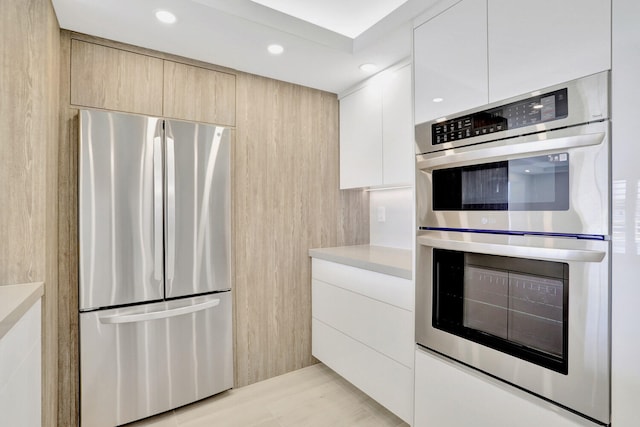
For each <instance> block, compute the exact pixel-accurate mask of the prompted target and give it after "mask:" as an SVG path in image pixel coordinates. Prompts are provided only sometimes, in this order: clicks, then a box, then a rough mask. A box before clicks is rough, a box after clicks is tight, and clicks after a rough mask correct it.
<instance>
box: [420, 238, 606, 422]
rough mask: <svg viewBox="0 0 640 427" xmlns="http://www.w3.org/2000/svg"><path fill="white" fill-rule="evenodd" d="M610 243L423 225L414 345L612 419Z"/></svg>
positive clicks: (597, 417) (589, 415)
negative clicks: (431, 227) (476, 231)
mask: <svg viewBox="0 0 640 427" xmlns="http://www.w3.org/2000/svg"><path fill="white" fill-rule="evenodd" d="M609 246H610V242H609V241H606V240H596V239H584V240H583V239H576V238H567V237H545V236H532V235H508V234H489V233H468V232H460V231H439V230H422V231H420V232H419V233H418V236H417V251H416V340H417V343H418V344H419V345H420V346H423V347H425V348H428V349H431V350H433V351H435V352H437V353H440V354H441V355H444V356H447V357H449V358H452V359H455V360H457V361H459V362H462V363H464V364H466V365H469V366H471V367H474V368H476V369H479V370H481V371H483V372H485V373H487V374H489V375H492V376H494V377H497V378H499V379H502V380H504V381H506V382H508V383H511V384H513V385H515V386H517V387H519V388H522V389H524V390H527V391H529V392H531V393H534V394H536V395H538V396H540V397H543V398H545V399H548V400H551V401H553V402H556V403H558V404H560V405H562V406H564V407H566V408H568V409H570V410H572V411H574V412H576V413H579V414H581V415H583V416H585V417H586V418H589V419H591V420H594V421H597V422H599V423H604V424H608V423H609V420H610V397H609V396H610V394H609V388H610V386H609V384H610V379H609V378H610V354H609V332H610V320H609V304H610V291H609V289H610V287H609V277H610V275H609V251H610V249H609Z"/></svg>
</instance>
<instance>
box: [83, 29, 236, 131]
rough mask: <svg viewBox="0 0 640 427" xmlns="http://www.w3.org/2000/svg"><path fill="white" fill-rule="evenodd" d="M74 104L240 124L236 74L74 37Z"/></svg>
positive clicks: (183, 118)
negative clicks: (237, 115)
mask: <svg viewBox="0 0 640 427" xmlns="http://www.w3.org/2000/svg"><path fill="white" fill-rule="evenodd" d="M71 105H73V106H80V107H93V108H102V109H105V110H116V111H124V112H129V113H138V114H147V115H152V116H162V117H169V118H174V119H181V120H189V121H194V122H205V123H213V124H219V125H226V126H235V124H236V76H235V75H233V74H230V73H225V72H220V71H214V70H210V69H207V68H203V67H198V66H193V65H187V64H181V63H178V62H174V61H168V60H165V59H162V58H157V57H153V56H149V55H144V54H140V53H134V52H129V51H126V50H123V49H118V48H113V47H108V46H103V45H100V44H95V43H91V42H86V41H82V40H75V39H74V40H71Z"/></svg>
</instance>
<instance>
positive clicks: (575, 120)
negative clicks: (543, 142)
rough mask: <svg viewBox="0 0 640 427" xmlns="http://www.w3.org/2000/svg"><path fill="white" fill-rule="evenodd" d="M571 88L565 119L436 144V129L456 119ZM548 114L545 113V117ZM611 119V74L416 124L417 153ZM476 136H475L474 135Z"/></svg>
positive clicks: (598, 75)
mask: <svg viewBox="0 0 640 427" xmlns="http://www.w3.org/2000/svg"><path fill="white" fill-rule="evenodd" d="M565 88H566V89H567V98H568V105H567V110H568V114H567V115H566V117H564V118H559V119H557V120H551V121H547V122H544V121H543V122H536V123H535V124H530V125H526V126H518V127H515V128H513V129H505V130H500V129H492V130H491V132H487V133H481V134H480V135H478V136H472V137H469V138H466V137H465V138H463V139H460V140H453V141H449V142H445V143H440V144H435V145H434V144H433V143H432V141H433V138H432V136H433V134H432V132H433V126H434V125H437V124H438V123H441V122H443V120H447V119H455V118H456V117H466V116H469V115H471V114H474V113H479V112H484V111H487V110H489V111H490V110H492V109H494V108H496V107H501V106H503V105H506V104H509V103H513V102H519V101H524V100H527V99H528V98H530V97H532V96H533V97H536V96H539V95H541V94H544V93H549V92H553V91H556V90H560V89H565ZM543 115H544V114H543ZM609 117H610V112H609V72H608V71H604V72H601V73H597V74H593V75H590V76H586V77H583V78H580V79H577V80H572V81H570V82H566V83H562V84H558V85H554V86H550V87H548V88H545V89H541V90H537V91H534V92H529V93H525V94H523V95H519V96H515V97H513V98H509V99H506V100H502V101H497V102H494V103H491V104H487V105H483V106H481V107H478V108H474V109H471V110H468V111H465V112H461V113H459V114H455V115H452V116H451V117H446V118H444V117H443V118H441V119H438V120H436V121H430V122H425V123H421V124H418V125H416V127H415V138H416V154H422V153H430V152H433V151H441V150H447V149H451V148H456V147H462V146H467V145H475V144H479V143H484V142H487V141H492V140H496V139H505V138H513V137H515V136H519V135H527V134H530V133H535V132H544V131H548V130H551V129H561V128H564V127H568V126H575V125H579V124H582V123H589V122H594V121H599V120H605V119H608V118H609ZM474 135H475V134H474Z"/></svg>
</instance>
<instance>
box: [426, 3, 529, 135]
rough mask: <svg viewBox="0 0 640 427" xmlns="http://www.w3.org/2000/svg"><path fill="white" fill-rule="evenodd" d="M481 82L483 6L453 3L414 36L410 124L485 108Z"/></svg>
mask: <svg viewBox="0 0 640 427" xmlns="http://www.w3.org/2000/svg"><path fill="white" fill-rule="evenodd" d="M517 3H518V4H520V3H521V2H517ZM487 79H488V77H487V4H486V0H464V1H461V2H459V3H456V4H455V5H454V6H452V7H450V8H449V9H447V10H445V11H444V12H442V13H441V14H439V15H437V16H435V17H434V18H432V19H431V20H429V21H427V22H425V23H424V24H422V25H420V26H419V27H417V28H416V29H415V30H414V82H415V100H414V102H415V123H416V124H418V123H423V122H426V121H429V120H434V119H437V118H440V117H445V116H447V115H448V114H452V113H457V112H460V111H463V110H467V109H469V108H473V107H477V106H479V105H483V104H486V103H487V101H488V98H489V97H488V88H487Z"/></svg>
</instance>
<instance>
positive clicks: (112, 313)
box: [80, 292, 233, 427]
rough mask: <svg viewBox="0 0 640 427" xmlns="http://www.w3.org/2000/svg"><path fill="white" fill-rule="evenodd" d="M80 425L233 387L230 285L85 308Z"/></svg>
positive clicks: (126, 418) (105, 422) (113, 421)
mask: <svg viewBox="0 0 640 427" xmlns="http://www.w3.org/2000/svg"><path fill="white" fill-rule="evenodd" d="M80 343H81V345H80V365H81V372H82V374H81V378H80V392H81V396H80V404H81V412H80V413H81V423H82V426H83V427H102V426H104V427H113V426H115V425H120V424H125V423H128V422H131V421H134V420H137V419H139V418H144V417H148V416H150V415H153V414H156V413H160V412H164V411H167V410H170V409H173V408H176V407H179V406H182V405H185V404H187V403H190V402H193V401H196V400H199V399H202V398H205V397H208V396H211V395H213V394H216V393H219V392H222V391H224V390H227V389H230V388H232V387H233V354H232V348H233V345H232V329H231V292H222V293H216V294H212V295H207V296H201V297H196V298H184V299H177V300H172V301H168V302H160V303H151V304H146V305H139V306H136V307H128V308H121V309H112V310H102V311H94V312H87V313H81V314H80Z"/></svg>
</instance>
